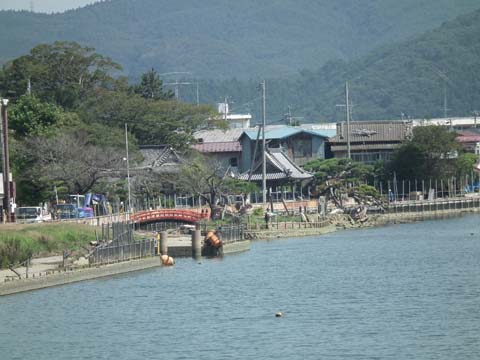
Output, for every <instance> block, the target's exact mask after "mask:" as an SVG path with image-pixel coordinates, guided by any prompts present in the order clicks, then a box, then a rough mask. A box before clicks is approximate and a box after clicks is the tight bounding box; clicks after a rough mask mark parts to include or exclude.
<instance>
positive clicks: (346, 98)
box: [345, 81, 352, 159]
mask: <svg viewBox="0 0 480 360" xmlns="http://www.w3.org/2000/svg"><path fill="white" fill-rule="evenodd" d="M348 95H349V94H348V81H347V82H346V83H345V101H346V103H345V104H346V106H345V108H346V109H347V158H348V159H351V158H352V156H351V151H350V100H349V99H348Z"/></svg>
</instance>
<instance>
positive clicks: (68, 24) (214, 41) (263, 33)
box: [0, 0, 479, 96]
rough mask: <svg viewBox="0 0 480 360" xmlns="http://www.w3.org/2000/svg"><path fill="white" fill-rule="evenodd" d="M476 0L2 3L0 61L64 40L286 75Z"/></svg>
mask: <svg viewBox="0 0 480 360" xmlns="http://www.w3.org/2000/svg"><path fill="white" fill-rule="evenodd" d="M478 7H479V4H478V1H477V0H456V1H452V0H402V1H398V0H375V1H371V0H370V1H357V0H336V1H331V0H283V1H273V0H268V1H255V0H237V1H218V0H203V1H201V2H199V1H197V0H182V1H169V0H142V1H132V0H115V1H105V2H101V3H98V4H94V5H91V6H87V7H86V8H83V9H78V10H74V11H68V12H66V13H63V14H53V15H45V14H33V13H29V12H26V11H23V12H11V11H10V12H0V43H1V44H2V52H1V54H0V62H1V61H6V60H10V59H12V58H14V57H17V56H19V55H22V54H24V53H25V52H26V51H28V49H30V48H32V47H34V46H35V45H37V44H39V43H49V42H52V41H55V40H58V39H68V40H72V41H77V42H79V43H81V44H83V45H88V46H92V47H95V48H96V49H98V50H99V52H100V53H102V54H106V55H108V56H110V57H111V58H113V59H116V61H119V62H120V64H122V66H123V67H124V69H125V70H126V71H127V72H128V75H129V76H131V77H134V78H137V77H138V76H139V75H140V74H141V73H143V72H144V71H145V70H146V69H149V68H151V67H152V66H153V67H154V68H156V69H157V70H159V72H160V73H164V72H171V71H190V72H193V73H194V74H195V77H197V78H203V79H207V78H218V77H221V78H230V77H232V76H237V77H239V78H241V79H249V78H254V77H257V76H278V75H280V76H284V75H285V74H293V73H295V72H296V71H298V70H300V69H304V68H307V69H314V68H318V67H319V66H321V65H322V64H324V63H325V61H327V60H329V59H334V58H340V59H351V58H354V57H356V56H358V55H362V54H366V53H367V52H368V51H370V50H372V49H373V48H375V47H377V46H379V45H382V44H387V43H391V42H396V41H399V40H403V39H406V38H408V37H410V36H412V35H415V34H419V33H422V32H424V31H426V30H429V29H432V28H434V27H436V26H438V25H440V24H441V22H443V21H447V20H450V19H453V18H454V17H455V16H458V15H460V14H464V13H468V12H470V11H473V10H474V9H477V8H478ZM221 95H222V96H225V95H229V94H228V93H227V94H225V93H223V94H221Z"/></svg>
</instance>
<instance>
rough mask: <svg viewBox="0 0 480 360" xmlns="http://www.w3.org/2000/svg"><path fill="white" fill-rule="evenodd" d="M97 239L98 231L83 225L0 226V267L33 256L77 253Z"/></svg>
mask: <svg viewBox="0 0 480 360" xmlns="http://www.w3.org/2000/svg"><path fill="white" fill-rule="evenodd" d="M92 240H95V228H94V227H91V226H87V225H82V224H66V223H60V224H32V225H0V268H5V267H8V265H9V264H18V263H21V262H23V261H25V260H27V259H28V258H30V257H32V256H38V255H47V254H61V253H62V252H63V250H70V251H75V250H78V249H80V248H81V247H82V246H85V245H87V244H88V242H90V241H92Z"/></svg>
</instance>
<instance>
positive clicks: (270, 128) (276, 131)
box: [245, 125, 336, 140]
mask: <svg viewBox="0 0 480 360" xmlns="http://www.w3.org/2000/svg"><path fill="white" fill-rule="evenodd" d="M302 132H303V133H307V134H311V135H314V136H320V137H324V138H328V137H331V136H334V135H335V134H336V131H335V130H325V129H315V128H313V127H312V128H304V127H299V126H288V125H267V126H266V127H265V139H268V140H274V139H284V138H287V137H290V136H292V135H296V134H299V133H302ZM257 134H258V128H252V129H250V130H245V135H247V136H248V137H249V138H250V139H251V140H256V139H257ZM259 139H262V132H260V136H259Z"/></svg>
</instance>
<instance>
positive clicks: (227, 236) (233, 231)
mask: <svg viewBox="0 0 480 360" xmlns="http://www.w3.org/2000/svg"><path fill="white" fill-rule="evenodd" d="M244 232H245V226H244V225H227V226H220V227H218V228H217V235H218V237H219V238H220V239H221V240H222V243H224V244H228V243H232V242H237V241H242V240H244Z"/></svg>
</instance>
